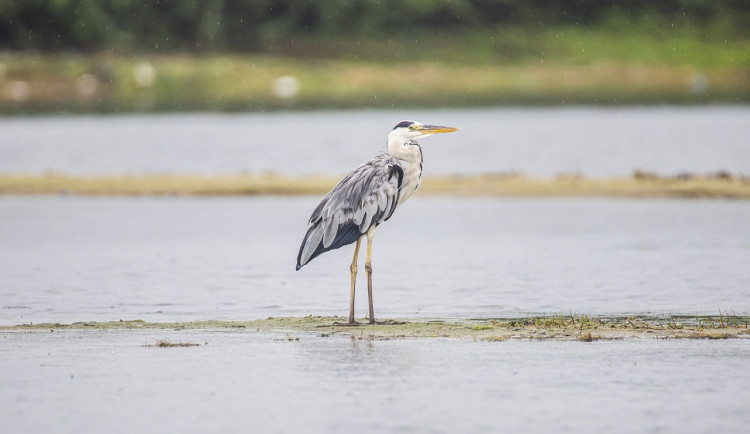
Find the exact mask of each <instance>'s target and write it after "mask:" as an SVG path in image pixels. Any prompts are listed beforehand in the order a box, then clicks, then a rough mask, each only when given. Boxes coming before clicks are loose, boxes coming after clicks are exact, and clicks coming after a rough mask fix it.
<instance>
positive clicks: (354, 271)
mask: <svg viewBox="0 0 750 434" xmlns="http://www.w3.org/2000/svg"><path fill="white" fill-rule="evenodd" d="M362 238H363V237H359V239H358V240H357V245H356V246H355V247H354V259H352V266H351V267H349V271H351V273H352V285H351V286H352V289H351V296H350V297H349V324H354V285H355V284H356V283H357V258H358V257H359V246H360V244H361V243H362Z"/></svg>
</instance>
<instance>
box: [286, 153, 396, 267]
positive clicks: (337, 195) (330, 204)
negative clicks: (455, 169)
mask: <svg viewBox="0 0 750 434" xmlns="http://www.w3.org/2000/svg"><path fill="white" fill-rule="evenodd" d="M403 177H404V171H403V169H402V168H401V166H400V165H399V164H398V162H396V161H395V159H393V158H392V157H390V156H388V155H379V156H377V157H375V158H373V159H372V160H370V161H368V162H367V163H365V164H363V165H361V166H359V167H358V168H356V169H354V171H352V172H351V173H350V174H349V175H347V176H346V177H345V178H344V179H343V180H342V181H341V182H340V183H339V184H338V185H337V186H336V187H334V188H333V190H331V191H330V192H329V193H328V194H327V195H326V197H325V198H323V200H322V201H321V202H320V204H319V205H318V206H317V208H315V211H313V213H312V216H310V222H309V226H308V229H307V233H306V234H305V238H304V239H303V240H302V245H301V246H300V249H299V253H298V255H297V270H299V269H300V268H302V266H303V265H305V264H307V263H308V262H310V261H311V260H312V259H313V258H315V257H316V256H318V255H320V254H321V253H324V252H327V251H329V250H333V249H338V248H339V247H342V246H345V245H347V244H351V243H353V242H355V241H357V240H358V239H359V238H360V237H361V236H362V235H363V234H365V233H366V232H367V230H368V229H369V228H370V226H372V225H378V224H380V223H382V222H384V221H386V220H388V219H389V218H390V217H391V215H393V212H394V211H395V210H396V206H397V205H398V198H399V194H400V188H401V183H402V181H403Z"/></svg>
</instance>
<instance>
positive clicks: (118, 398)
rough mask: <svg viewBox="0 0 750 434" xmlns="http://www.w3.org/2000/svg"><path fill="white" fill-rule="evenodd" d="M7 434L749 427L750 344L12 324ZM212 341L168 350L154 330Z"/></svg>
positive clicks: (6, 371) (4, 379)
mask: <svg viewBox="0 0 750 434" xmlns="http://www.w3.org/2000/svg"><path fill="white" fill-rule="evenodd" d="M0 335H2V337H1V338H0V354H2V356H1V357H2V364H3V369H2V370H0V418H2V420H3V427H4V429H5V430H7V431H8V432H56V433H67V432H70V433H73V432H75V433H78V432H87V431H90V430H91V429H92V427H95V430H96V431H102V432H113V433H120V432H122V433H132V432H229V433H231V432H326V433H352V432H380V433H382V432H406V433H423V432H478V433H480V432H488V433H496V432H527V433H537V432H538V433H548V432H576V433H581V432H592V433H594V432H596V433H601V432H618V433H631V432H632V433H660V432H680V433H708V432H725V433H740V432H745V431H746V429H747V426H748V425H749V424H750V412H748V411H747V402H748V399H749V398H750V392H749V391H750V387H749V386H750V370H748V369H747V366H748V362H750V340H745V339H743V340H729V341H674V340H673V341H656V340H633V341H621V342H594V343H582V342H528V341H506V342H501V343H498V342H472V341H455V340H449V339H421V340H391V341H377V340H368V339H364V340H357V339H349V338H342V337H336V336H333V337H327V338H326V337H319V336H316V335H314V334H301V335H296V336H295V337H297V338H299V340H296V341H295V340H292V341H289V340H287V339H286V335H284V334H260V333H254V332H251V331H242V332H226V331H222V332H212V331H196V330H183V331H168V330H149V331H128V330H118V331H63V332H55V333H50V332H32V333H29V332H16V331H14V332H7V331H6V332H3V333H0ZM165 338H166V339H169V340H170V341H171V342H194V343H200V344H202V345H201V346H199V347H190V348H156V347H151V348H147V347H144V345H146V344H150V345H153V344H154V343H155V342H156V339H165Z"/></svg>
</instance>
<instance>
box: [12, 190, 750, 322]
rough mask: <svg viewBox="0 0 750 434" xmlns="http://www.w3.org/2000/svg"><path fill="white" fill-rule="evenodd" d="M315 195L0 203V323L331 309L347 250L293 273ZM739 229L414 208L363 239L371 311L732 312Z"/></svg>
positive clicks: (496, 205) (468, 203) (594, 212)
mask: <svg viewBox="0 0 750 434" xmlns="http://www.w3.org/2000/svg"><path fill="white" fill-rule="evenodd" d="M317 201H318V198H312V197H291V198H290V197H281V198H278V197H234V198H171V197H149V198H96V197H54V196H46V197H7V196H6V197H2V198H0V215H1V216H2V218H1V219H0V240H1V243H0V300H1V302H0V324H18V323H23V322H30V321H31V322H34V323H39V322H48V321H52V322H73V321H84V320H99V321H106V320H118V319H134V318H141V319H144V320H148V321H184V320H200V319H218V320H244V319H258V318H266V317H269V316H286V315H295V316H297V315H308V314H316V315H335V314H339V315H345V314H347V312H348V303H349V263H350V262H351V256H352V253H353V247H352V246H347V247H345V248H342V249H339V250H336V251H332V252H329V253H326V254H324V255H322V256H320V257H318V258H316V259H315V260H313V261H312V262H311V263H309V264H308V265H307V266H305V267H304V268H303V269H302V270H300V271H298V272H295V270H294V266H295V259H296V255H297V251H298V248H299V243H300V242H301V240H302V236H303V235H304V231H305V224H306V220H307V218H308V216H309V213H310V212H311V211H312V209H313V208H314V207H315V205H316V204H317ZM748 222H750V202H737V201H718V200H717V201H690V200H612V199H502V198H470V199H459V198H429V197H419V196H417V197H415V198H413V199H412V200H411V201H409V202H408V203H407V204H406V205H404V206H403V207H401V208H399V210H398V211H397V212H396V214H395V215H394V216H393V218H392V219H391V220H389V221H388V222H386V223H385V224H383V225H382V226H381V227H380V228H379V229H378V231H377V233H376V237H375V244H374V249H373V267H374V284H375V308H376V314H377V315H380V316H384V317H407V318H432V317H438V318H472V317H482V318H492V317H509V316H525V315H530V314H539V313H547V314H549V313H560V312H565V313H569V312H573V313H577V314H580V313H593V314H613V315H622V314H642V313H645V314H655V313H656V314H661V313H674V314H677V313H679V314H687V315H692V314H696V313H701V314H718V312H719V309H721V310H722V311H725V310H726V311H731V310H734V311H735V312H736V313H738V314H739V313H745V314H746V313H748V312H750V290H749V289H748V288H750V267H748V266H747V264H750V231H748V230H747V224H748ZM363 256H364V255H361V259H362V260H363V258H362V257H363ZM362 260H361V261H360V269H361V270H362V271H363V272H362V273H360V276H359V278H360V280H359V292H358V298H357V316H358V317H361V316H364V315H365V312H366V306H367V302H366V296H365V294H366V286H365V274H364V267H363V263H362Z"/></svg>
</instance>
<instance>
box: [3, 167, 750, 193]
mask: <svg viewBox="0 0 750 434" xmlns="http://www.w3.org/2000/svg"><path fill="white" fill-rule="evenodd" d="M339 179H340V178H339V177H331V176H310V177H290V176H282V175H276V174H264V175H218V176H193V175H143V176H103V177H85V176H71V175H63V174H56V173H50V174H45V175H7V174H5V175H0V194H5V195H11V194H12V195H34V194H76V195H118V196H141V195H156V196H158V195H186V196H225V195H321V194H325V193H326V192H328V191H329V190H330V189H331V188H332V187H333V186H334V185H336V183H338V181H339ZM420 194H422V195H425V194H426V195H444V196H515V197H629V198H700V199H750V178H748V177H745V176H735V175H732V174H729V173H726V172H719V173H716V174H711V175H692V174H682V175H678V176H674V177H661V176H657V175H654V174H648V173H643V172H635V173H634V175H633V176H632V177H621V178H586V177H585V176H583V175H579V174H572V175H561V176H557V177H555V178H532V177H527V176H524V175H520V174H516V173H510V174H487V175H471V176H458V175H448V176H432V177H427V178H426V179H425V181H424V182H423V185H422V187H421V189H420Z"/></svg>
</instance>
